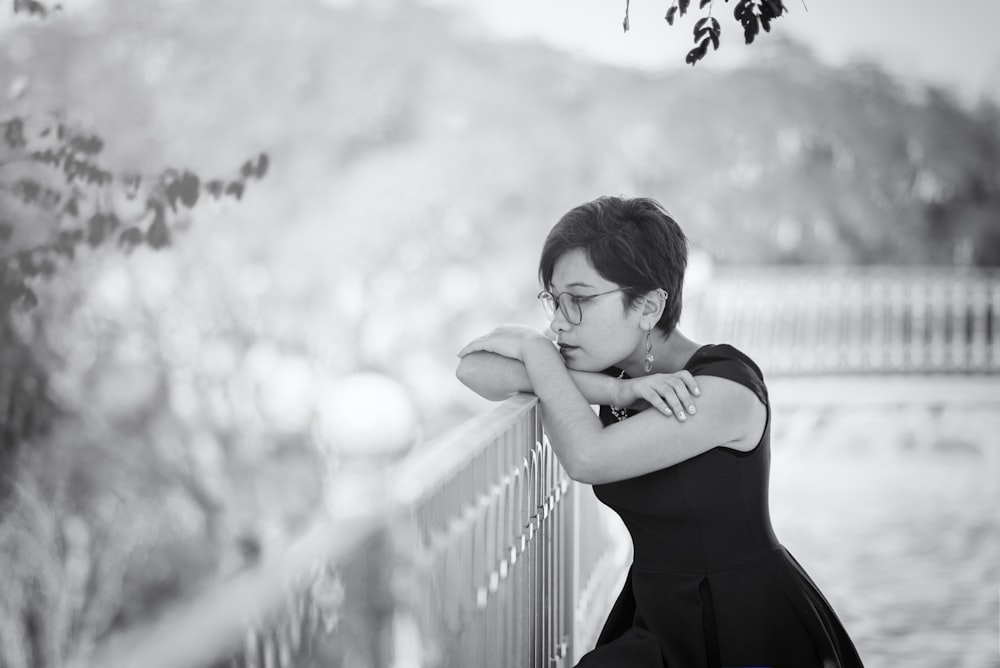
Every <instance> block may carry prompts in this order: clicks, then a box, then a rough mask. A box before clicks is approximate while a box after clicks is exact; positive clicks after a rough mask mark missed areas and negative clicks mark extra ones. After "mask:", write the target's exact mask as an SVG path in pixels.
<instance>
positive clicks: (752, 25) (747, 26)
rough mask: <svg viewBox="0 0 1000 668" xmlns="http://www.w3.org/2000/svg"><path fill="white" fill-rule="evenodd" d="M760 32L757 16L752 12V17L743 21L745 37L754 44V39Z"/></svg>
mask: <svg viewBox="0 0 1000 668" xmlns="http://www.w3.org/2000/svg"><path fill="white" fill-rule="evenodd" d="M759 32H760V26H759V25H758V23H757V17H756V16H754V15H752V14H751V15H750V18H749V19H747V20H746V21H745V22H744V23H743V38H744V39H745V40H746V43H747V44H753V40H754V38H755V37H756V36H757V33H759Z"/></svg>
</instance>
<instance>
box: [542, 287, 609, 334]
mask: <svg viewBox="0 0 1000 668" xmlns="http://www.w3.org/2000/svg"><path fill="white" fill-rule="evenodd" d="M624 289H625V288H615V289H614V290H608V291H607V292H599V293H597V294H596V295H573V294H570V293H568V292H560V293H559V294H558V295H554V294H552V293H551V292H549V291H548V290H542V291H541V292H539V293H538V301H540V302H541V303H542V310H544V311H545V315H546V316H548V318H549V320H552V319H553V318H555V317H556V309H559V310H561V311H562V314H563V316H564V317H565V318H566V321H567V322H569V324H571V325H579V324H580V323H581V322H583V309H582V308H580V305H581V304H584V303H586V302H589V301H590V300H591V299H597V298H598V297H603V296H604V295H610V294H611V293H613V292H621V291H622V290H624Z"/></svg>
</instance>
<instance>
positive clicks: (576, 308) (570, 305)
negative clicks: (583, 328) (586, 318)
mask: <svg viewBox="0 0 1000 668" xmlns="http://www.w3.org/2000/svg"><path fill="white" fill-rule="evenodd" d="M559 306H561V307H562V312H563V315H564V316H566V320H568V321H569V324H571V325H579V324H580V321H581V320H583V313H582V312H581V311H580V304H578V303H577V301H576V300H575V299H574V298H573V295H571V294H569V293H568V292H564V293H562V294H561V295H559Z"/></svg>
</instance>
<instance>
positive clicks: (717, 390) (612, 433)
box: [487, 334, 767, 484]
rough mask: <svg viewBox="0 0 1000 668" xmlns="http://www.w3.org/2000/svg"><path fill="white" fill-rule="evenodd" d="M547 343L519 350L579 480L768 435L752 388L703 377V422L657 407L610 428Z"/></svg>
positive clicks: (619, 476) (618, 475)
mask: <svg viewBox="0 0 1000 668" xmlns="http://www.w3.org/2000/svg"><path fill="white" fill-rule="evenodd" d="M499 338H501V339H503V338H505V337H503V334H501V337H499ZM544 342H545V341H544V340H542V341H539V340H532V339H530V338H523V337H522V340H521V341H520V342H518V341H517V340H516V338H515V342H514V345H513V347H514V348H516V349H518V354H519V356H520V357H521V359H523V361H524V366H525V369H526V371H527V373H528V378H529V380H530V381H531V386H532V387H533V388H534V392H535V394H536V395H537V396H538V398H539V400H540V401H541V405H542V416H543V420H544V422H545V430H546V433H547V434H548V436H549V441H550V442H551V443H552V447H553V449H554V450H555V452H556V456H557V457H558V458H559V461H560V463H561V464H562V465H563V468H565V469H566V471H567V473H569V475H570V477H571V478H573V479H574V480H578V481H580V482H584V483H589V484H599V483H607V482H614V481H616V480H624V479H626V478H634V477H636V476H639V475H643V474H646V473H650V472H652V471H657V470H660V469H663V468H666V467H668V466H673V465H674V464H677V463H680V462H682V461H685V460H687V459H690V458H692V457H695V456H697V455H700V454H702V453H703V452H707V451H708V450H710V449H712V448H714V447H717V446H725V447H728V448H731V449H734V450H742V451H748V450H751V449H752V448H753V447H754V446H755V445H756V444H757V442H758V441H759V440H760V437H761V434H763V432H764V428H765V426H766V421H767V409H766V407H765V406H764V405H763V404H762V403H761V402H760V401H759V400H758V399H757V397H756V396H755V395H754V394H753V392H751V391H750V389H749V388H747V387H744V386H743V385H740V384H738V383H735V382H733V381H730V380H726V379H723V378H717V377H714V376H700V377H697V378H698V381H699V383H700V385H701V388H702V390H703V392H702V397H701V403H700V405H699V407H698V416H699V417H698V419H697V420H690V421H688V422H687V423H684V422H681V421H679V420H664V419H663V416H662V415H659V414H657V412H656V411H643V412H642V413H640V414H638V415H636V416H633V417H631V418H629V419H628V420H625V421H623V422H619V423H618V424H614V425H611V426H609V427H604V426H603V425H602V424H601V423H600V421H599V420H598V419H597V416H596V415H594V413H593V411H591V410H590V409H589V407H588V406H587V403H586V400H585V399H584V398H583V396H582V395H581V394H580V392H579V391H578V390H577V389H576V386H575V385H574V384H573V382H572V380H571V379H570V377H569V374H568V373H566V369H565V367H564V366H563V364H562V360H561V359H559V356H558V353H557V352H556V351H554V350H552V349H551V348H552V347H551V345H549V346H548V349H546V347H545V346H543V345H541V343H544ZM492 343H493V342H492V341H488V342H487V345H492ZM499 343H500V345H507V344H508V342H507V341H504V340H501V341H500V342H499Z"/></svg>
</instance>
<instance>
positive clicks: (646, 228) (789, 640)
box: [457, 197, 861, 668]
mask: <svg viewBox="0 0 1000 668" xmlns="http://www.w3.org/2000/svg"><path fill="white" fill-rule="evenodd" d="M686 264H687V239H686V238H685V236H684V233H683V232H682V231H681V229H680V227H679V226H678V225H677V223H676V222H674V220H673V219H672V218H671V217H670V216H669V215H668V214H667V213H666V212H665V211H664V210H663V208H662V207H661V206H660V205H659V204H658V203H656V202H655V201H653V200H651V199H646V198H637V199H622V198H617V197H602V198H600V199H597V200H594V201H592V202H588V203H586V204H583V205H581V206H578V207H576V208H574V209H572V210H571V211H569V212H568V213H567V214H566V215H564V216H563V217H562V219H561V220H560V221H559V222H558V223H557V224H556V226H555V227H554V228H553V229H552V231H551V232H550V233H549V235H548V238H547V239H546V241H545V245H544V248H543V249H542V257H541V262H540V267H539V275H540V279H541V282H542V284H543V286H544V287H545V289H544V291H543V292H542V293H541V294H540V295H539V299H540V300H541V302H542V305H543V307H545V309H546V311H547V312H548V314H549V316H550V317H551V318H552V322H551V325H550V328H551V330H552V332H553V333H554V334H555V338H556V344H557V345H555V346H554V345H553V343H552V341H550V340H549V339H547V338H546V337H545V336H544V335H542V334H541V333H540V332H538V331H537V330H534V329H532V328H529V327H522V326H504V327H499V328H497V329H496V330H494V331H493V332H491V333H489V334H487V335H486V336H483V337H480V338H478V339H476V340H474V341H472V342H471V343H470V344H469V345H467V346H465V348H463V349H462V350H461V351H460V352H459V356H460V357H461V358H462V359H461V362H460V364H459V367H458V372H457V375H458V377H459V379H461V380H462V382H463V383H465V384H466V385H468V386H469V387H470V388H472V389H473V390H475V391H476V392H478V393H479V394H481V395H482V396H484V397H487V398H490V399H501V398H503V397H505V396H508V395H509V394H512V393H514V392H533V393H534V394H536V395H537V396H538V398H539V400H540V405H541V410H542V419H543V422H544V424H545V428H546V432H547V434H548V437H549V441H550V442H551V444H552V447H553V448H554V450H555V452H556V455H557V456H558V458H559V461H560V463H561V464H562V466H563V467H564V468H565V469H566V471H567V473H568V474H569V476H570V477H571V478H573V479H574V480H577V481H579V482H584V483H589V484H592V485H593V486H594V492H595V494H596V495H597V497H598V498H599V499H600V500H601V501H602V502H603V503H605V504H607V505H608V506H610V507H611V508H613V509H614V510H615V511H616V512H617V513H618V514H619V515H620V516H621V517H622V520H624V522H625V525H626V526H627V527H628V529H629V532H630V533H631V535H632V541H633V548H634V549H633V563H632V566H631V568H630V569H629V573H628V576H627V579H626V582H625V587H624V589H623V590H622V592H621V594H620V595H619V597H618V600H617V601H616V603H615V605H614V607H613V608H612V610H611V613H610V615H609V616H608V619H607V621H606V622H605V625H604V628H603V630H602V632H601V635H600V637H599V639H598V642H597V646H596V648H595V649H594V650H592V651H591V652H589V653H587V654H586V655H585V656H584V657H583V658H582V659H581V661H580V663H579V664H577V665H578V666H579V667H581V668H593V667H598V666H615V667H621V666H630V667H633V666H634V667H646V666H649V667H653V666H656V667H661V666H670V667H671V668H699V667H706V668H719V667H721V666H732V667H736V666H769V667H771V668H779V667H780V668H811V667H816V668H831V667H839V668H848V667H850V668H854V667H856V666H861V660H860V658H859V657H858V654H857V652H856V650H855V648H854V645H853V643H852V642H851V640H850V638H849V637H848V635H847V633H846V631H845V630H844V628H843V626H842V625H841V623H840V621H839V620H838V619H837V616H836V614H835V613H834V612H833V609H832V608H831V607H830V605H829V604H828V603H827V602H826V600H825V599H824V598H823V595H822V594H821V593H820V591H819V590H818V589H817V588H816V586H815V585H814V584H813V582H812V581H811V580H810V579H809V576H808V575H806V573H805V571H804V570H802V568H801V567H800V566H799V564H798V562H796V561H795V559H794V558H793V557H792V556H791V554H789V553H788V551H787V550H785V548H784V547H782V546H781V544H780V543H779V542H778V539H777V538H776V537H775V535H774V532H773V530H772V529H771V521H770V517H769V511H768V500H767V484H768V471H769V461H770V446H769V432H770V407H769V404H768V397H767V388H766V387H765V385H764V379H763V375H762V374H761V371H760V369H759V368H758V367H757V365H756V364H755V363H754V362H753V361H752V360H751V359H750V358H749V357H747V356H746V355H744V354H743V353H742V352H740V351H739V350H737V349H736V348H734V347H732V346H730V345H726V344H714V345H700V344H698V343H696V342H694V341H692V340H691V339H689V338H687V337H686V336H684V335H683V334H682V333H681V332H680V331H678V330H677V322H678V319H679V318H680V313H681V291H682V287H683V280H684V269H685V267H686ZM589 404H601V409H600V417H599V418H598V416H596V415H595V414H594V412H593V411H592V410H591V408H590V406H589ZM646 408H655V409H654V410H644V409H646ZM656 409H658V410H656Z"/></svg>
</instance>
